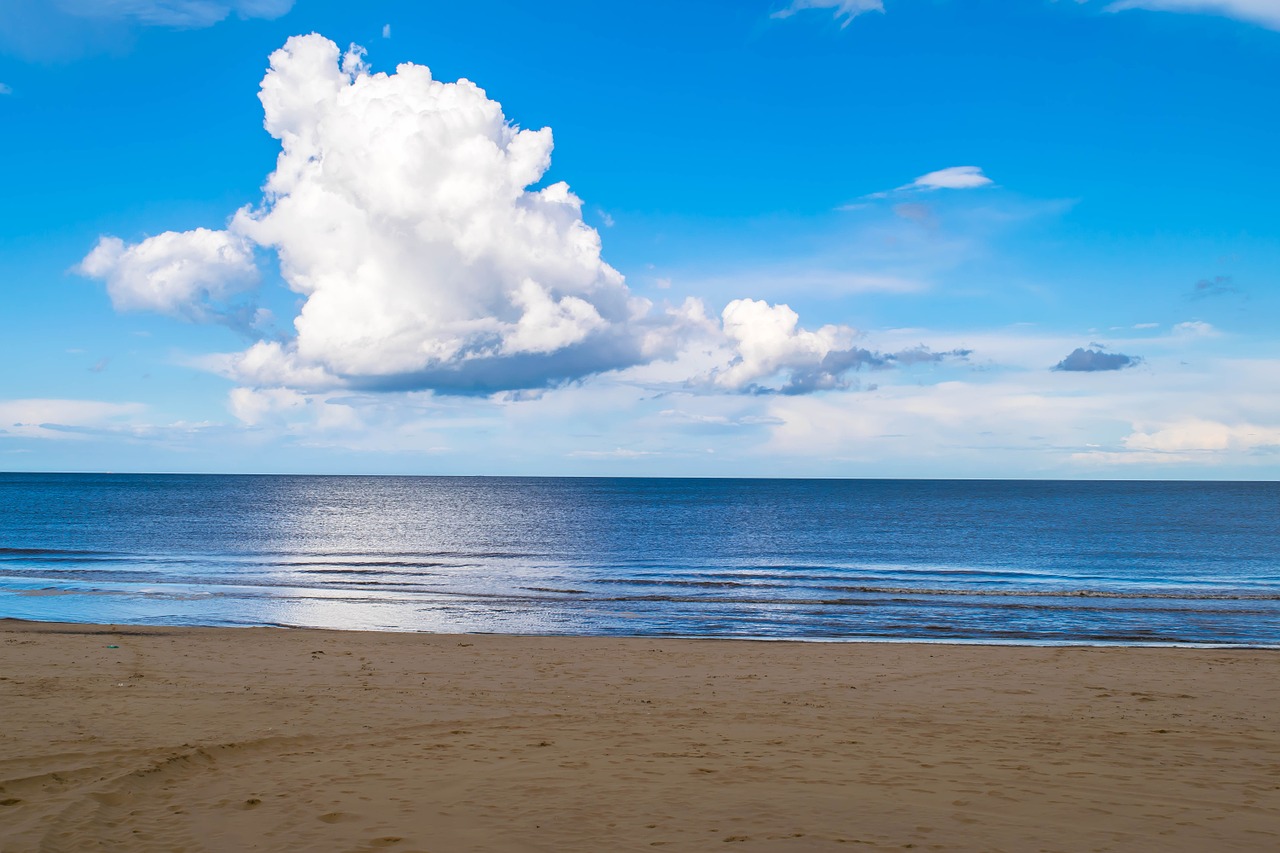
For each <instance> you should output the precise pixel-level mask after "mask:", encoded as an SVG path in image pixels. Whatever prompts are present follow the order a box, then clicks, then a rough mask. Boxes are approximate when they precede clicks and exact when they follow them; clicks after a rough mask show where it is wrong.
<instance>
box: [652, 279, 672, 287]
mask: <svg viewBox="0 0 1280 853" xmlns="http://www.w3.org/2000/svg"><path fill="white" fill-rule="evenodd" d="M653 286H654V287H656V288H658V290H670V289H671V279H669V278H659V279H655V280H654V282H653Z"/></svg>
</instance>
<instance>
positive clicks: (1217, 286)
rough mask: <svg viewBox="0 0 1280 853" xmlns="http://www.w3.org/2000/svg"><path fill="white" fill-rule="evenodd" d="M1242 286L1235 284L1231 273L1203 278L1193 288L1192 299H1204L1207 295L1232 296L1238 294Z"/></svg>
mask: <svg viewBox="0 0 1280 853" xmlns="http://www.w3.org/2000/svg"><path fill="white" fill-rule="evenodd" d="M1239 292H1240V288H1238V287H1236V286H1235V283H1234V282H1233V281H1232V279H1231V276H1229V275H1215V276H1214V277H1213V278H1202V279H1200V280H1199V281H1197V282H1196V283H1195V285H1194V286H1193V287H1192V288H1191V298H1192V299H1204V298H1205V297H1207V296H1230V295H1233V294H1238V293H1239Z"/></svg>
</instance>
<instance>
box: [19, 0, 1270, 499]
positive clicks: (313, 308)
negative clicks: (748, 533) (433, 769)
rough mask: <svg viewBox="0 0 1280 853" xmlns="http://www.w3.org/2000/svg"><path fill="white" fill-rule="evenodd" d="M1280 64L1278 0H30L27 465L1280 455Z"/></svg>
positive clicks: (1265, 474)
mask: <svg viewBox="0 0 1280 853" xmlns="http://www.w3.org/2000/svg"><path fill="white" fill-rule="evenodd" d="M353 45H357V46H359V47H360V48H362V50H361V49H356V50H354V51H353V50H352V46H353ZM402 64H410V65H402ZM427 68H429V69H430V72H429V73H428V72H427V71H426V70H425V69H427ZM460 78H465V80H468V81H472V83H474V85H470V84H466V83H456V81H459V80H460ZM1277 80H1280V3H1276V2H1274V0H1217V2H1211V1H1210V0H1205V1H1204V2H1193V0H1141V2H1137V0H1135V2H1127V3H1111V2H1106V0H1089V1H1088V2H1065V0H1064V2H1040V0H1022V2H1017V3H1010V2H995V0H990V2H988V1H987V0H949V1H944V2H932V0H884V3H883V4H881V3H878V2H875V0H842V2H835V0H797V1H796V2H794V3H792V4H791V5H787V3H786V2H782V0H761V2H733V3H730V2H723V3H710V2H709V3H700V4H687V3H679V4H677V3H674V2H672V3H665V2H649V3H643V4H640V3H637V4H598V3H585V2H582V3H571V2H566V3H552V2H548V3H539V4H515V3H491V2H476V3H470V4H444V3H436V2H426V3H416V2H415V3H391V2H385V3H366V4H360V5H359V6H358V7H353V5H352V4H346V3H336V2H334V3H330V2H320V0H296V2H289V0H200V2H197V1H196V0H98V1H97V2H93V3H90V2H88V0H53V2H35V0H16V2H12V3H8V4H6V5H5V6H4V8H3V9H0V128H2V129H3V131H4V132H3V133H0V162H3V164H4V165H3V167H2V168H3V178H4V179H3V186H4V189H3V193H4V200H5V204H4V206H3V208H0V318H2V320H3V331H4V335H3V338H0V354H2V355H3V358H2V359H0V365H2V366H0V470H91V471H96V470H139V471H281V472H336V473H347V472H350V473H412V474H432V473H441V474H550V475H558V474H564V475H597V474H598V475H680V476H683V475H700V476H702V475H704V476H875V477H884V476H887V477H894V476H905V477H930V476H937V477H953V476H954V477H1108V478H1109V477H1143V478H1147V477H1155V478H1267V479H1270V478H1275V477H1276V476H1277V475H1278V474H1280V453H1277V450H1278V449H1280V393H1277V392H1280V347H1278V346H1277V343H1276V335H1275V333H1274V325H1275V322H1276V320H1277V318H1280V295H1278V294H1280V288H1278V287H1277V285H1280V282H1278V281H1277V276H1278V275H1280V217H1277V216H1276V215H1275V211H1274V204H1275V199H1276V198H1278V197H1280V170H1277V169H1276V168H1275V152H1276V151H1278V150H1280V111H1277V110H1276V108H1275V105H1276V103H1277V88H1276V85H1277V84H1276V82H1275V81H1277ZM260 87H261V88H260ZM477 87H479V88H477ZM260 92H261V97H260ZM264 117H265V126H264ZM544 129H548V130H544ZM282 151H283V154H282ZM278 157H279V158H280V159H279V160H277V158H278Z"/></svg>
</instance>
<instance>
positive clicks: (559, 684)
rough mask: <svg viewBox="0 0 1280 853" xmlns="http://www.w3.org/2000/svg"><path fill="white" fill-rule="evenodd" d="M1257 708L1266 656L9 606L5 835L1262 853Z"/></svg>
mask: <svg viewBox="0 0 1280 853" xmlns="http://www.w3.org/2000/svg"><path fill="white" fill-rule="evenodd" d="M117 647H118V648H117ZM1278 717H1280V652H1275V651H1267V650H1201V649H1134V648H1130V649H1116V648H1109V649H1096V648H1025V647H996V646H942V645H926V644H801V643H761V642H731V641H709V640H701V641H699V640H652V639H642V638H641V639H608V638H530V637H503V636H487V635H486V636H444V635H425V634H387V633H366V632H333V631H303V630H281V629H229V628H211V629H210V628H197V629H183V628H179V629H165V628H119V629H117V628H113V627H109V626H105V627H104V626H86V625H52V624H36V623H22V622H15V621H0V850H3V851H5V853H10V851H14V852H15V853H16V851H28V850H31V851H35V850H49V851H59V850H90V849H91V850H99V849H106V850H129V851H147V850H164V851H197V850H215V851H221V850H227V851H239V850H318V851H330V850H331V851H348V850H351V851H354V850H391V851H482V850H493V851H507V850H511V851H519V850H538V851H579V850H580V851H614V850H653V849H662V850H664V851H670V850H743V851H745V850H761V851H763V850H769V851H772V850H782V851H790V850H797V851H799V850H880V849H894V850H900V849H903V848H914V849H918V850H985V851H996V850H1007V851H1036V850H1068V851H1075V850H1080V851H1084V850H1160V851H1178V850H1186V851H1211V850H1215V851H1216V850H1233V849H1234V850H1274V849H1280V725H1277V723H1278V722H1280V719H1278Z"/></svg>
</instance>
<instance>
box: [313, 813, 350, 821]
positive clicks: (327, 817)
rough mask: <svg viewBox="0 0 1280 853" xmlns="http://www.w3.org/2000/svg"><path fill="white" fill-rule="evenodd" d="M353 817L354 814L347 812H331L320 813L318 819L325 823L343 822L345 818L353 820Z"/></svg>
mask: <svg viewBox="0 0 1280 853" xmlns="http://www.w3.org/2000/svg"><path fill="white" fill-rule="evenodd" d="M353 817H354V815H349V814H347V813H346V812H329V813H328V814H322V815H320V816H319V817H318V818H316V820H320V821H324V822H325V823H341V822H342V821H344V820H351V819H352V818H353Z"/></svg>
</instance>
